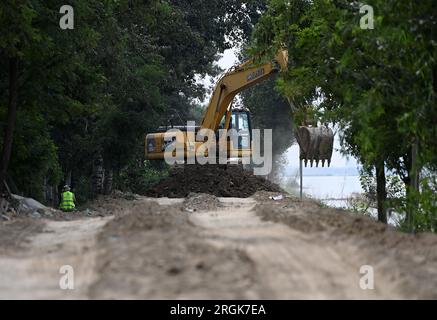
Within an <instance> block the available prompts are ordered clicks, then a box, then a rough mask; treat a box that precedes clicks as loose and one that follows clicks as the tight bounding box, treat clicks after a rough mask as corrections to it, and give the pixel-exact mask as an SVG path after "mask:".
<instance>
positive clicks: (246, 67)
mask: <svg viewBox="0 0 437 320" xmlns="http://www.w3.org/2000/svg"><path fill="white" fill-rule="evenodd" d="M256 60H257V58H253V59H250V60H248V61H246V62H244V63H243V64H241V65H239V66H236V67H234V68H233V69H231V70H230V71H228V72H227V73H225V74H224V75H223V76H222V77H221V78H220V80H219V81H218V83H217V85H216V87H215V89H214V92H213V94H212V97H211V100H210V102H209V105H208V108H207V109H206V111H205V114H204V116H203V119H202V123H201V128H202V129H203V128H205V129H211V130H213V131H217V129H218V127H219V124H220V121H221V120H222V118H223V116H224V115H225V113H226V111H227V110H228V107H229V105H230V104H231V103H232V101H233V99H234V98H235V96H236V95H237V94H238V93H239V92H241V91H243V90H245V89H247V88H250V87H252V86H254V85H256V84H257V83H260V82H262V81H264V80H267V79H268V78H270V77H271V76H272V75H274V74H276V73H278V72H279V71H284V70H285V69H286V68H287V64H288V52H287V50H279V52H278V53H277V55H276V57H275V59H274V60H271V61H268V62H266V63H262V64H257V63H256ZM226 123H227V124H228V123H229V115H227V117H226Z"/></svg>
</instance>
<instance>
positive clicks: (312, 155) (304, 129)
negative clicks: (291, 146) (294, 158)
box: [296, 126, 334, 167]
mask: <svg viewBox="0 0 437 320" xmlns="http://www.w3.org/2000/svg"><path fill="white" fill-rule="evenodd" d="M296 139H297V142H298V144H299V147H300V159H301V160H303V161H304V162H305V166H307V165H308V161H309V162H310V164H311V167H312V166H313V162H314V161H315V162H316V167H318V166H319V161H321V163H322V167H324V166H325V161H326V162H327V163H328V167H329V166H330V164H331V157H332V150H333V147H334V133H333V132H332V130H331V129H330V128H328V127H323V126H322V127H308V126H301V127H299V128H298V129H297V132H296Z"/></svg>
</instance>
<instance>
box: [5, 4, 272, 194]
mask: <svg viewBox="0 0 437 320" xmlns="http://www.w3.org/2000/svg"><path fill="white" fill-rule="evenodd" d="M63 4H64V3H63V2H61V1H57V0H44V1H42V0H24V1H18V0H6V1H2V2H1V3H0V28H1V30H2V32H1V34H0V121H1V126H2V128H1V131H2V133H3V132H4V133H5V135H4V136H3V139H0V148H1V149H3V155H5V157H3V160H2V172H3V169H4V174H5V175H6V180H7V181H8V182H9V185H10V186H11V188H12V189H13V191H14V190H15V192H20V193H23V194H25V195H28V196H32V197H35V198H37V199H39V200H47V201H49V200H50V199H51V200H52V201H53V202H56V198H57V195H56V190H57V189H58V186H60V185H62V184H64V183H66V182H67V183H71V184H72V186H73V187H74V188H75V189H76V190H77V191H78V192H80V193H81V194H80V195H79V198H80V199H86V198H87V197H89V196H92V195H94V194H96V193H100V192H103V187H98V186H96V185H95V184H96V183H97V182H101V181H102V176H107V177H110V179H105V180H107V181H108V182H112V181H114V182H115V183H119V184H120V186H123V187H126V188H127V187H129V188H131V187H132V186H126V184H127V182H129V181H130V180H129V179H128V180H127V181H125V180H123V177H126V175H127V174H128V172H131V173H129V174H128V175H129V176H132V175H141V174H142V173H140V172H136V171H138V170H139V171H144V170H145V168H144V163H143V162H142V160H141V159H142V154H143V148H144V147H143V137H144V134H145V133H146V132H148V131H151V130H153V129H156V127H157V126H158V125H159V124H160V123H162V122H164V121H165V119H169V118H171V117H176V118H177V119H178V120H180V121H185V120H187V118H188V117H190V116H191V113H192V110H193V109H194V108H195V106H194V105H193V99H195V98H202V97H203V95H204V94H205V92H204V88H203V86H202V85H201V84H199V83H197V82H196V81H195V76H196V75H205V74H211V75H214V74H216V73H217V72H218V71H219V70H218V69H217V67H216V66H215V65H214V64H213V62H214V61H215V60H216V57H217V54H219V53H221V52H223V51H224V50H225V49H227V48H229V47H231V46H232V45H233V43H235V42H239V41H242V40H244V37H246V36H247V35H248V34H249V33H250V30H251V29H252V26H253V24H254V21H256V20H257V18H258V16H259V15H260V12H261V10H263V9H264V6H265V5H264V2H263V1H257V0H252V1H241V0H224V1H223V0H220V1H219V0H208V1H206V0H194V1H188V0H168V1H164V0H148V1H139V0H134V1H132V0H105V1H85V0H74V1H70V2H69V5H71V6H72V8H73V9H74V29H72V30H69V29H67V30H63V29H61V28H60V25H59V20H60V19H61V17H62V16H63V13H60V12H59V11H60V8H61V6H62V5H63ZM15 75H16V76H15ZM15 111H16V112H17V113H15ZM5 142H6V143H5ZM9 142H11V143H12V145H11V148H10V147H9V144H8V143H9ZM8 149H11V150H12V151H11V157H10V161H9V159H8ZM135 172H136V173H135ZM152 175H154V172H152ZM2 179H3V177H2ZM132 181H135V179H132ZM97 184H98V183H97Z"/></svg>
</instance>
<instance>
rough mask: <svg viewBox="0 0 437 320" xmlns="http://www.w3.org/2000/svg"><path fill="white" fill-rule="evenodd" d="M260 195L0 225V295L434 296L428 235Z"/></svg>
mask: <svg viewBox="0 0 437 320" xmlns="http://www.w3.org/2000/svg"><path fill="white" fill-rule="evenodd" d="M268 196H269V194H268V193H259V194H256V195H255V196H253V197H250V198H215V197H214V196H211V195H194V196H191V197H189V198H188V199H178V198H175V199H168V198H161V199H156V200H155V199H150V198H146V197H142V198H138V199H137V200H135V201H128V200H123V199H109V200H108V201H107V202H102V203H103V204H102V208H101V210H106V211H112V212H114V215H113V216H108V217H100V218H81V219H78V220H73V221H46V220H26V221H12V222H4V223H2V224H0V234H1V236H0V240H2V241H1V243H2V244H1V245H0V298H2V299H5V298H12V299H19V298H31V299H39V298H54V299H86V298H92V299H95V298H119V299H120V298H133V299H166V298H168V299H196V298H202V299H259V298H262V299H294V298H296V299H307V298H313V299H327V298H333V299H343V298H352V299H355V298H364V299H368V298H370V299H381V298H413V299H414V298H434V299H435V298H437V289H436V288H437V250H436V248H437V236H435V235H429V234H423V235H419V236H412V235H406V234H402V233H399V232H397V231H395V230H392V229H390V228H388V227H386V226H383V225H380V224H378V223H376V222H374V221H371V220H370V219H367V218H365V217H361V216H356V215H351V214H348V213H345V212H339V211H336V210H331V209H326V208H321V207H320V206H318V205H317V204H315V203H312V202H299V201H297V200H296V199H292V198H287V199H284V200H282V201H273V200H269V198H268ZM17 234H20V236H19V237H18V236H17ZM6 239H9V241H6ZM10 239H12V240H10ZM63 265H70V266H72V267H73V270H74V290H62V289H60V286H59V281H60V279H61V277H62V276H63V275H62V274H60V273H59V270H60V267H61V266H63ZM363 265H368V266H371V267H372V268H373V272H374V289H373V290H363V289H362V288H361V287H360V278H361V277H363V275H364V274H361V273H360V268H361V267H362V266H363Z"/></svg>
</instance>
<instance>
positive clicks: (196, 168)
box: [145, 165, 281, 198]
mask: <svg viewBox="0 0 437 320" xmlns="http://www.w3.org/2000/svg"><path fill="white" fill-rule="evenodd" d="M261 190H264V191H272V192H281V189H280V188H279V187H278V186H277V185H275V184H273V183H272V182H270V181H268V180H266V179H264V178H262V177H258V176H254V175H253V173H252V171H249V170H245V169H243V167H242V166H240V165H185V166H175V167H173V168H172V169H171V170H170V174H169V176H168V177H167V178H166V179H164V180H161V181H160V182H159V183H158V184H156V185H154V186H153V187H152V188H150V189H149V190H148V191H147V192H146V194H145V195H146V196H149V197H155V198H159V197H169V198H185V197H187V196H188V195H189V194H190V193H207V194H212V195H214V196H216V197H238V198H247V197H250V196H251V195H253V194H254V193H255V192H257V191H261Z"/></svg>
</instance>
